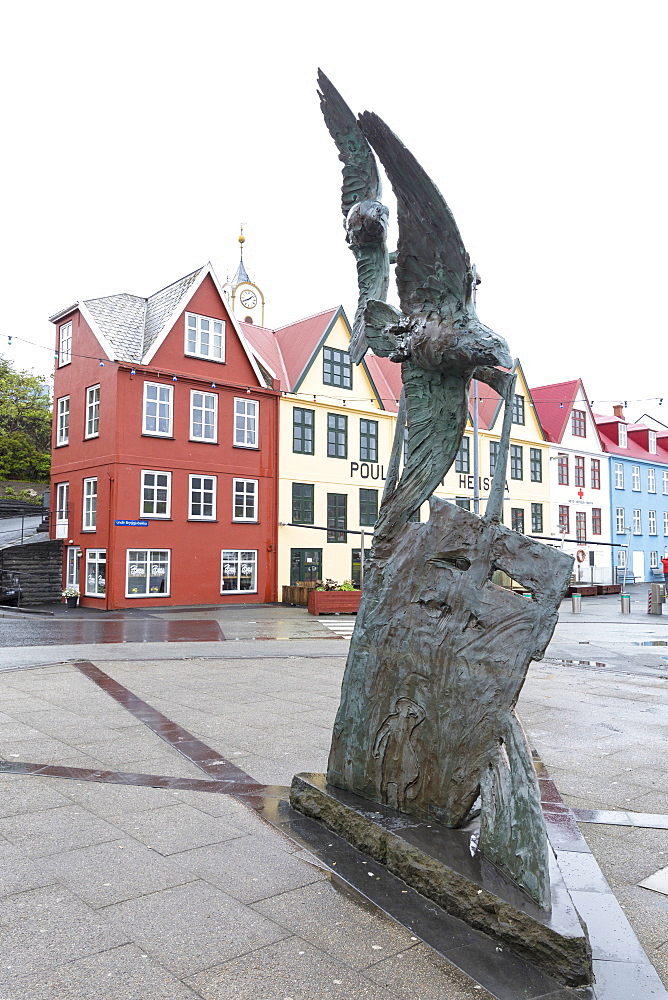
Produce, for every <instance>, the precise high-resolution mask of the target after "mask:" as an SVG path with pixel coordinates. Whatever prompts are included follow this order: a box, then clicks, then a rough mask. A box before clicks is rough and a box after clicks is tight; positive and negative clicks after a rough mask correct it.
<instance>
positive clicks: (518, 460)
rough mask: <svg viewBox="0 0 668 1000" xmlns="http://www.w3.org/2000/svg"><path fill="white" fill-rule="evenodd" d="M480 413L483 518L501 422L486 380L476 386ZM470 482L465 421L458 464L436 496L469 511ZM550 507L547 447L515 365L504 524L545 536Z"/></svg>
mask: <svg viewBox="0 0 668 1000" xmlns="http://www.w3.org/2000/svg"><path fill="white" fill-rule="evenodd" d="M478 411H479V421H478V424H479V435H478V470H479V471H478V483H479V495H480V513H481V514H484V512H485V507H486V504H487V498H488V496H489V491H490V486H491V482H492V475H493V474H494V468H495V462H496V456H497V454H498V448H499V438H500V435H501V426H502V423H503V404H502V401H501V399H500V397H499V396H498V394H497V393H496V392H494V390H493V389H491V388H490V387H489V386H488V385H486V384H485V383H484V382H478ZM474 483H475V478H474V455H473V428H472V419H471V417H469V421H468V426H467V430H466V434H465V437H464V440H463V442H462V447H461V448H460V450H459V454H458V456H457V459H456V462H455V464H454V465H453V466H452V468H451V469H450V470H449V472H448V473H447V475H446V477H445V479H444V483H443V486H442V487H441V488H440V489H438V490H437V491H436V495H437V496H442V497H444V498H445V499H448V500H452V501H454V502H455V503H458V504H459V505H460V506H461V507H466V508H467V509H468V510H473V501H474ZM549 504H550V475H549V444H548V442H547V440H546V437H545V434H544V432H543V429H542V427H541V424H540V420H539V419H538V414H537V412H536V409H535V407H534V403H533V399H532V398H531V391H530V389H529V387H528V384H527V381H526V379H525V377H524V372H523V371H522V367H521V365H519V364H518V366H517V385H516V388H515V399H514V405H513V423H512V427H511V434H510V453H509V456H508V470H507V476H506V491H505V499H504V504H503V521H504V524H506V525H508V527H510V528H513V529H515V530H516V531H521V532H522V533H523V534H527V535H537V536H549V535H550V534H551V531H550V506H549Z"/></svg>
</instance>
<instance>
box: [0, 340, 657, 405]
mask: <svg viewBox="0 0 668 1000" xmlns="http://www.w3.org/2000/svg"><path fill="white" fill-rule="evenodd" d="M13 340H18V341H20V342H21V343H22V344H28V345H30V346H31V347H38V348H40V350H44V351H49V352H51V351H52V348H50V347H46V346H45V345H44V344H38V343H36V342H35V341H34V340H26V339H25V337H17V336H16V334H14V333H10V334H7V342H8V344H9V346H10V347H11V344H12V341H13ZM53 357H54V360H55V361H56V362H58V361H59V359H60V353H59V351H58V350H57V349H56V350H53ZM68 357H70V358H84V359H85V360H87V361H97V362H98V364H99V367H100V368H104V366H105V365H123V366H125V367H131V372H130V374H131V375H136V374H137V373H138V372H139V374H141V373H142V372H143V373H145V374H149V375H150V374H155V373H158V374H160V375H163V377H165V378H169V377H170V376H169V375H166V374H164V373H163V372H162V369H158V368H151V367H150V366H147V365H142V364H140V363H139V362H137V363H136V365H135V366H134V367H132V365H133V362H131V361H127V360H125V359H118V360H116V359H109V358H105V359H103V358H100V357H96V356H94V355H92V354H77V353H76V352H75V351H69V352H68ZM181 377H182V378H188V377H189V376H181ZM171 379H172V381H173V382H178V380H179V376H177V375H172V376H171ZM197 381H204V380H199V379H198V380H197ZM211 388H212V389H215V388H217V383H216V382H215V381H213V382H212V383H211ZM246 388H247V391H248V392H250V391H251V389H252V388H253V387H252V386H247V387H246ZM280 392H281V395H282V396H299V397H301V398H303V399H312V400H313V402H317V400H318V399H328V400H332V401H337V402H339V401H340V402H341V404H342V405H343V406H346V404H347V403H375V402H377V401H378V400H380V402H381V403H390V402H392V403H395V405H397V406H398V405H399V400H398V399H396V398H395V397H394V396H376V397H374V398H372V397H369V396H357V397H353V396H347V397H346V398H345V399H344V398H342V397H341V396H332V395H328V394H327V393H322V392H319V393H317V394H314V393H312V392H293V391H292V390H291V389H281V390H280ZM499 398H500V397H499V396H498V394H496V393H494V395H488V396H486V395H484V394H481V393H480V392H479V393H478V400H479V401H480V402H485V401H489V400H491V401H494V402H498V400H499ZM619 401H620V400H619V397H617V398H616V399H597V400H593V399H590V400H588V402H589V405H590V406H592V407H593V406H594V404H595V403H599V404H615V403H619ZM571 402H572V400H562V399H541V403H550V404H552V403H558V404H559V409H561V410H563V409H564V408H565V407H566V406H569V405H570V403H571ZM629 403H658V405H659V406H662V405H663V396H640V397H638V398H636V399H625V400H624V404H623V405H624V407H627V406H628V405H629ZM529 406H534V408H535V404H534V403H532V402H531V401H529Z"/></svg>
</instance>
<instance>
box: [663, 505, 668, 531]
mask: <svg viewBox="0 0 668 1000" xmlns="http://www.w3.org/2000/svg"><path fill="white" fill-rule="evenodd" d="M663 533H664V535H668V510H664V512H663Z"/></svg>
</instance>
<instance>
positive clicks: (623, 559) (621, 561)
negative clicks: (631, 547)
mask: <svg viewBox="0 0 668 1000" xmlns="http://www.w3.org/2000/svg"><path fill="white" fill-rule="evenodd" d="M627 563H628V552H627V550H626V549H617V565H618V566H619V568H620V569H626V566H627Z"/></svg>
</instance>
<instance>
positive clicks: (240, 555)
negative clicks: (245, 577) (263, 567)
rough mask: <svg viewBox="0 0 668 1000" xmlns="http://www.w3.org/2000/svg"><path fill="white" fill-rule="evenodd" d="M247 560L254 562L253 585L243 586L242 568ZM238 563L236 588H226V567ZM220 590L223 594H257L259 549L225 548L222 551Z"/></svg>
mask: <svg viewBox="0 0 668 1000" xmlns="http://www.w3.org/2000/svg"><path fill="white" fill-rule="evenodd" d="M244 562H246V564H248V563H252V564H253V572H252V577H251V583H252V586H251V587H241V568H242V564H243V563H244ZM234 563H236V565H237V572H236V582H237V587H236V589H231V588H228V589H224V588H223V584H224V579H223V574H224V571H225V567H226V565H227V566H231V565H232V564H234ZM220 592H221V594H257V549H223V550H222V551H221V553H220Z"/></svg>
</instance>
